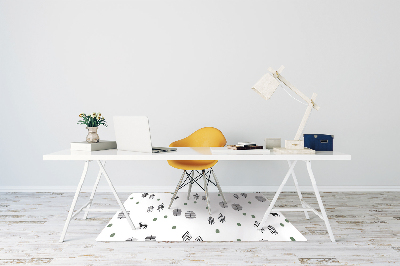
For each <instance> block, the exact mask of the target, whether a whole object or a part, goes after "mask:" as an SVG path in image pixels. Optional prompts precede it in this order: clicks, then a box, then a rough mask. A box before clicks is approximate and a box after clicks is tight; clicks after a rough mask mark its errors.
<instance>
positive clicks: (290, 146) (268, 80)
mask: <svg viewBox="0 0 400 266" xmlns="http://www.w3.org/2000/svg"><path fill="white" fill-rule="evenodd" d="M284 68H285V67H284V66H281V67H280V68H279V69H278V70H276V71H275V70H274V69H272V68H271V67H270V68H268V71H269V72H271V73H267V74H265V75H264V76H263V77H262V78H261V79H260V80H259V81H258V82H257V83H256V84H255V85H254V86H253V88H252V89H253V90H255V91H256V92H257V93H259V94H260V95H261V97H263V98H264V99H265V100H268V99H269V98H271V96H272V94H273V93H274V92H275V90H276V89H277V88H278V86H279V85H281V82H282V83H283V84H284V85H286V86H287V87H289V88H290V89H291V90H292V91H294V92H295V93H297V94H298V95H299V96H300V97H301V98H302V99H303V100H304V101H306V102H307V103H308V106H307V109H306V112H305V114H304V116H303V119H302V120H301V123H300V126H299V129H298V130H297V133H296V136H295V137H294V140H285V148H274V152H276V153H291V154H314V153H315V151H314V150H311V149H308V148H304V141H303V140H300V136H301V135H302V132H303V129H304V127H305V125H306V122H307V119H308V117H309V116H310V114H311V110H312V108H314V109H315V110H317V111H318V110H319V106H318V105H316V104H315V102H314V101H315V99H316V98H317V94H316V93H313V95H312V96H311V99H310V98H308V97H307V96H305V95H304V94H303V93H302V92H301V91H299V90H298V89H297V88H296V87H295V86H293V85H292V84H290V83H289V82H288V81H287V80H286V79H285V78H284V77H282V75H281V73H282V71H283V69H284Z"/></svg>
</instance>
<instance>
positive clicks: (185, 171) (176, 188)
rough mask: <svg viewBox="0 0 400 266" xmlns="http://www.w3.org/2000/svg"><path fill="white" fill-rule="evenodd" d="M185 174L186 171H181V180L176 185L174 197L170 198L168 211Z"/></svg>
mask: <svg viewBox="0 0 400 266" xmlns="http://www.w3.org/2000/svg"><path fill="white" fill-rule="evenodd" d="M185 173H186V170H184V171H183V174H182V177H181V179H180V180H179V183H178V185H177V186H176V189H175V193H174V195H173V196H172V198H171V203H170V204H169V206H168V209H170V208H171V205H172V202H174V200H175V197H176V194H177V193H178V190H179V187H180V186H181V184H182V180H183V177H184V176H185Z"/></svg>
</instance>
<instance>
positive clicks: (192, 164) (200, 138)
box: [168, 127, 226, 214]
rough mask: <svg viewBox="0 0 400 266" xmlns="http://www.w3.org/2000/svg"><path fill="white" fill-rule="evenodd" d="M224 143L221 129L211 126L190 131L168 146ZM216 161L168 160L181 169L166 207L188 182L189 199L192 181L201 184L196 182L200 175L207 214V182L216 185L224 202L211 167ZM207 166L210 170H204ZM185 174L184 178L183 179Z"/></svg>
mask: <svg viewBox="0 0 400 266" xmlns="http://www.w3.org/2000/svg"><path fill="white" fill-rule="evenodd" d="M225 144H226V139H225V137H224V135H223V134H222V132H221V131H219V130H218V129H216V128H213V127H204V128H201V129H199V130H197V131H196V132H194V133H192V134H191V135H190V136H188V137H186V138H184V139H181V140H178V141H175V142H172V143H171V145H169V146H170V147H224V146H225ZM217 162H218V161H217V160H168V164H169V165H171V166H172V167H175V168H177V169H181V170H183V174H182V177H181V179H180V180H179V183H178V185H177V186H176V189H175V193H174V195H173V196H172V198H171V203H170V204H169V207H168V208H171V205H172V203H173V201H174V200H175V198H176V194H177V193H178V190H179V189H181V188H182V187H184V186H186V185H187V184H189V191H188V196H187V199H189V197H190V192H191V190H192V185H193V183H196V184H198V185H199V186H200V187H201V185H200V184H199V183H197V180H199V179H200V178H201V177H203V180H204V188H203V187H201V188H202V189H203V190H204V191H205V193H206V200H207V206H208V212H209V214H211V208H210V202H209V199H208V188H207V186H208V184H209V183H212V184H214V185H216V186H217V187H218V190H219V192H220V194H221V196H222V199H223V201H224V202H225V203H226V200H225V197H224V194H222V190H221V187H220V185H219V182H218V179H217V177H216V175H215V173H214V170H213V169H212V167H213V166H214V165H215V164H216V163H217ZM208 168H210V170H208V171H206V169H208ZM199 170H201V174H199V175H197V176H196V177H194V172H195V171H196V172H197V173H198V172H199ZM211 174H213V176H214V180H215V183H214V182H212V181H211V180H210V178H211ZM185 175H186V179H185V181H183V178H184V177H185ZM182 181H183V183H182Z"/></svg>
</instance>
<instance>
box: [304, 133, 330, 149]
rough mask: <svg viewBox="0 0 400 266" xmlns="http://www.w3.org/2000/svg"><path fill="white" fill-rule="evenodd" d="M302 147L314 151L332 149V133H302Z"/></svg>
mask: <svg viewBox="0 0 400 266" xmlns="http://www.w3.org/2000/svg"><path fill="white" fill-rule="evenodd" d="M303 136H304V147H307V148H310V149H313V150H315V151H333V135H325V134H304V135H303Z"/></svg>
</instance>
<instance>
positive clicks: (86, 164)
mask: <svg viewBox="0 0 400 266" xmlns="http://www.w3.org/2000/svg"><path fill="white" fill-rule="evenodd" d="M88 167H89V161H86V162H85V166H84V167H83V172H82V176H81V179H80V181H79V184H78V187H77V189H76V192H75V196H74V199H73V201H72V204H71V207H70V209H69V212H68V217H67V220H66V221H65V224H64V229H63V231H62V233H61V238H60V242H63V241H64V238H65V234H66V233H67V229H68V225H69V223H70V221H71V218H72V214H73V212H74V209H75V205H76V201H77V200H78V196H79V193H80V192H81V189H82V185H83V181H85V177H86V173H87V170H88Z"/></svg>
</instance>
